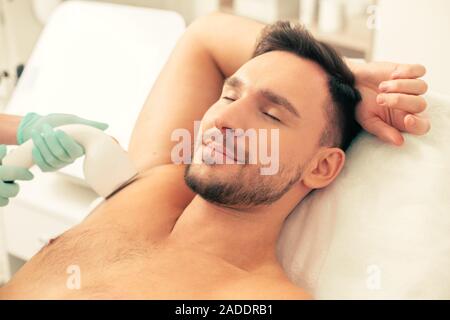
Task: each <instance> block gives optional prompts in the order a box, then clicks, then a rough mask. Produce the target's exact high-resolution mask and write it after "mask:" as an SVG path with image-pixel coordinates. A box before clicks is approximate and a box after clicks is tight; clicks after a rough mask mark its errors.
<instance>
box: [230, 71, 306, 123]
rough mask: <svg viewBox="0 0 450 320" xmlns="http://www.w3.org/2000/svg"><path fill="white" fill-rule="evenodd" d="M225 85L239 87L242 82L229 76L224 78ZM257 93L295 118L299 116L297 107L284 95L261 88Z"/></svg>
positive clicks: (241, 85)
mask: <svg viewBox="0 0 450 320" xmlns="http://www.w3.org/2000/svg"><path fill="white" fill-rule="evenodd" d="M224 85H225V86H228V87H231V88H235V89H241V88H242V87H243V86H244V82H243V81H242V80H241V79H239V78H238V77H235V76H234V77H230V78H227V79H225V83H224ZM259 93H260V94H261V95H262V96H263V97H264V98H265V99H267V100H268V101H270V102H272V103H273V104H275V105H277V106H281V107H283V108H284V109H285V110H287V111H288V112H290V113H292V114H293V115H294V116H296V117H297V118H301V117H300V114H299V113H298V112H297V109H296V108H295V107H294V106H293V104H292V103H291V102H290V101H289V100H288V99H286V98H285V97H283V96H281V95H279V94H277V93H275V92H273V91H271V90H269V89H263V90H259Z"/></svg>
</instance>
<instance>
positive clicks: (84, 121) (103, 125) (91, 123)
mask: <svg viewBox="0 0 450 320" xmlns="http://www.w3.org/2000/svg"><path fill="white" fill-rule="evenodd" d="M79 123H80V124H85V125H87V126H91V127H94V128H97V129H100V130H103V131H104V130H106V129H108V127H109V125H108V124H106V123H103V122H97V121H92V120H88V119H83V118H79Z"/></svg>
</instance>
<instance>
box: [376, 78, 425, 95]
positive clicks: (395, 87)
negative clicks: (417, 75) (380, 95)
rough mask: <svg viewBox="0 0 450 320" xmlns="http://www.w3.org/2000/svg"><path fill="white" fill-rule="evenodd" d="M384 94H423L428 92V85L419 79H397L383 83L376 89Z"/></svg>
mask: <svg viewBox="0 0 450 320" xmlns="http://www.w3.org/2000/svg"><path fill="white" fill-rule="evenodd" d="M378 89H379V90H380V91H381V92H385V93H404V94H415V95H420V94H424V93H426V92H427V90H428V85H427V83H426V82H425V81H423V80H421V79H398V80H389V81H383V82H382V83H380V86H379V88H378Z"/></svg>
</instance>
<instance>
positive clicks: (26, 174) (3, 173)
mask: <svg viewBox="0 0 450 320" xmlns="http://www.w3.org/2000/svg"><path fill="white" fill-rule="evenodd" d="M5 155H6V146H4V145H1V146H0V207H4V206H6V205H8V203H9V198H13V197H15V196H17V194H18V193H19V185H18V184H17V183H15V182H14V181H16V180H23V181H28V180H31V179H33V174H32V173H31V172H30V171H29V170H28V169H25V168H19V167H11V166H2V165H1V161H2V160H3V158H4V157H5Z"/></svg>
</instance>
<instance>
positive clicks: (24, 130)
mask: <svg viewBox="0 0 450 320" xmlns="http://www.w3.org/2000/svg"><path fill="white" fill-rule="evenodd" d="M66 124H84V125H88V126H91V127H94V128H97V129H100V130H105V129H107V128H108V125H107V124H105V123H100V122H95V121H91V120H86V119H83V118H79V117H77V116H75V115H70V114H50V115H47V116H40V115H38V114H36V113H29V114H27V115H26V116H25V117H24V118H23V120H22V122H21V123H20V125H19V129H18V132H17V141H18V142H19V143H20V144H21V143H23V142H25V141H27V140H28V139H30V138H31V139H33V143H34V148H33V151H32V154H33V160H34V163H35V164H36V165H37V166H38V167H39V168H40V169H41V170H42V171H44V172H49V171H56V170H58V169H61V168H63V167H65V166H67V165H69V164H71V163H73V162H74V161H75V160H76V159H77V158H79V157H81V156H83V155H84V149H83V147H82V146H81V145H80V144H78V143H77V142H76V141H75V140H73V139H72V138H71V137H70V136H69V135H67V134H66V133H65V132H63V131H61V130H57V131H54V130H53V128H55V127H58V126H62V125H66Z"/></svg>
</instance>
